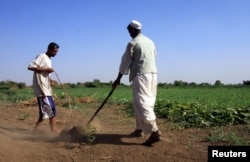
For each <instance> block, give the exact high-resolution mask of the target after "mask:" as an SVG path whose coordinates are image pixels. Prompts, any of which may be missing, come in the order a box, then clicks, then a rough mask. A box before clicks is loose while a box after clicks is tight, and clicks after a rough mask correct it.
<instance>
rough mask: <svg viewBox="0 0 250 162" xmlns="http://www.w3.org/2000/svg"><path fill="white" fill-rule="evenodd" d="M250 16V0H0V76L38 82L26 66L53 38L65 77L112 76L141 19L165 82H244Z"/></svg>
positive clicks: (61, 74) (108, 78)
mask: <svg viewBox="0 0 250 162" xmlns="http://www.w3.org/2000/svg"><path fill="white" fill-rule="evenodd" d="M249 17H250V1H249V0H155V1H153V0H72V1H69V0H41V1H34V0H0V20H1V25H0V57H1V59H0V81H5V80H12V81H16V82H25V83H26V84H27V85H30V84H32V72H31V71H28V70H27V66H28V64H29V63H30V62H31V61H32V60H33V59H34V58H35V57H36V55H38V54H40V53H43V52H46V49H47V45H48V44H49V43H50V42H51V41H54V42H56V43H58V44H59V45H60V49H59V53H58V55H57V56H56V57H55V58H52V65H53V68H54V69H55V71H56V72H57V74H58V76H59V78H60V80H61V82H63V83H66V82H71V83H77V82H86V81H93V80H94V79H99V80H100V81H102V82H109V81H113V80H115V78H116V76H117V73H118V69H119V64H120V60H121V56H122V54H123V53H124V51H125V47H126V45H127V43H128V42H129V41H130V40H131V38H130V36H129V34H128V32H127V29H126V27H127V25H128V24H129V23H130V21H131V20H132V19H135V20H138V21H140V22H141V24H142V33H143V34H144V35H146V36H148V37H149V38H151V39H152V40H153V41H154V43H155V45H156V48H157V67H158V82H167V83H172V82H173V81H175V80H182V81H186V82H196V83H201V82H208V83H211V84H213V83H214V82H215V81H216V80H220V81H221V82H222V83H225V84H237V83H242V81H243V80H250V70H249V69H250V63H249V61H250V18H249ZM52 78H53V79H55V80H57V78H56V76H55V75H54V74H52ZM122 82H123V83H126V84H127V83H128V76H124V77H123V79H122Z"/></svg>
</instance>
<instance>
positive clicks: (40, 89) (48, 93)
mask: <svg viewBox="0 0 250 162" xmlns="http://www.w3.org/2000/svg"><path fill="white" fill-rule="evenodd" d="M58 49H59V45H58V44H56V43H54V42H51V43H50V44H49V45H48V48H47V52H46V53H41V54H39V55H37V56H36V58H35V60H33V61H32V62H31V63H30V64H29V66H28V70H31V71H33V72H34V74H33V88H34V95H35V96H36V97H37V101H38V106H39V118H38V121H37V123H36V126H35V130H36V129H37V127H38V126H39V125H41V123H42V122H43V120H44V119H49V120H50V126H51V131H52V132H55V133H59V132H60V131H59V130H58V129H57V127H56V118H55V117H56V107H55V104H54V101H53V98H52V85H51V83H52V82H53V81H52V80H51V79H50V73H52V72H54V69H53V68H52V64H51V57H54V56H55V55H56V54H57V52H58Z"/></svg>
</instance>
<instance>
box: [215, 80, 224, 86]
mask: <svg viewBox="0 0 250 162" xmlns="http://www.w3.org/2000/svg"><path fill="white" fill-rule="evenodd" d="M214 85H215V86H222V85H223V84H222V83H221V81H220V80H216V81H215V83H214Z"/></svg>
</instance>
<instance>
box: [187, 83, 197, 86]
mask: <svg viewBox="0 0 250 162" xmlns="http://www.w3.org/2000/svg"><path fill="white" fill-rule="evenodd" d="M188 85H189V86H197V83H195V82H191V83H189V84H188Z"/></svg>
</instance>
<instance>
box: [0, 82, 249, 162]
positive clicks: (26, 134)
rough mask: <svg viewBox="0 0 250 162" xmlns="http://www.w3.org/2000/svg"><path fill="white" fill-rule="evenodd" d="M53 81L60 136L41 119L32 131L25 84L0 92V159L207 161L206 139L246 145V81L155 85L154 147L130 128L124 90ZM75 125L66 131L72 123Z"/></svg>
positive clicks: (32, 105)
mask: <svg viewBox="0 0 250 162" xmlns="http://www.w3.org/2000/svg"><path fill="white" fill-rule="evenodd" d="M109 91H110V88H108V87H106V88H83V87H82V88H67V87H66V88H61V87H58V88H55V89H54V98H55V101H56V105H57V109H58V117H57V124H58V126H59V127H60V129H61V130H62V133H61V134H60V135H59V136H56V135H54V134H52V133H50V131H49V123H48V121H45V122H44V124H43V125H42V127H41V130H40V131H39V132H33V127H34V124H35V122H36V119H37V111H38V110H37V105H36V100H35V99H34V97H33V91H32V89H31V88H23V89H13V88H11V89H8V88H6V89H5V88H2V89H1V92H0V120H1V121H0V123H1V126H0V142H1V148H0V161H72V162H73V161H74V162H75V161H119V162H120V161H170V162H172V161H187V162H195V161H197V162H198V161H199V162H200V161H201V162H202V161H207V146H209V145H250V125H249V114H250V113H249V111H250V110H249V109H250V93H249V91H250V88H249V87H209V88H208V87H195V88H194V87H186V88H178V87H169V88H159V89H158V96H157V102H156V105H155V111H156V113H157V116H158V121H157V122H158V126H159V128H160V130H161V132H162V134H163V137H164V140H163V141H161V142H158V143H156V144H155V145H154V146H153V147H145V146H142V145H140V144H141V143H142V142H143V141H144V140H145V138H131V137H130V136H128V134H129V133H131V132H132V131H133V130H134V119H133V108H132V96H131V89H130V88H128V87H117V89H116V90H115V91H114V93H113V95H112V96H111V97H110V99H109V101H108V102H107V104H106V105H105V106H104V107H103V109H102V110H101V111H100V112H99V114H98V115H97V116H96V118H95V119H94V121H93V122H92V124H91V126H92V127H91V128H89V129H87V130H85V128H86V123H87V122H88V120H89V119H90V117H91V116H92V115H93V114H94V112H95V111H96V109H97V108H98V107H99V106H100V104H101V103H102V101H103V100H104V99H105V97H106V96H107V94H108V93H109ZM72 127H73V128H77V131H76V132H73V133H74V134H71V132H70V130H72V129H71V128H72Z"/></svg>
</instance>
